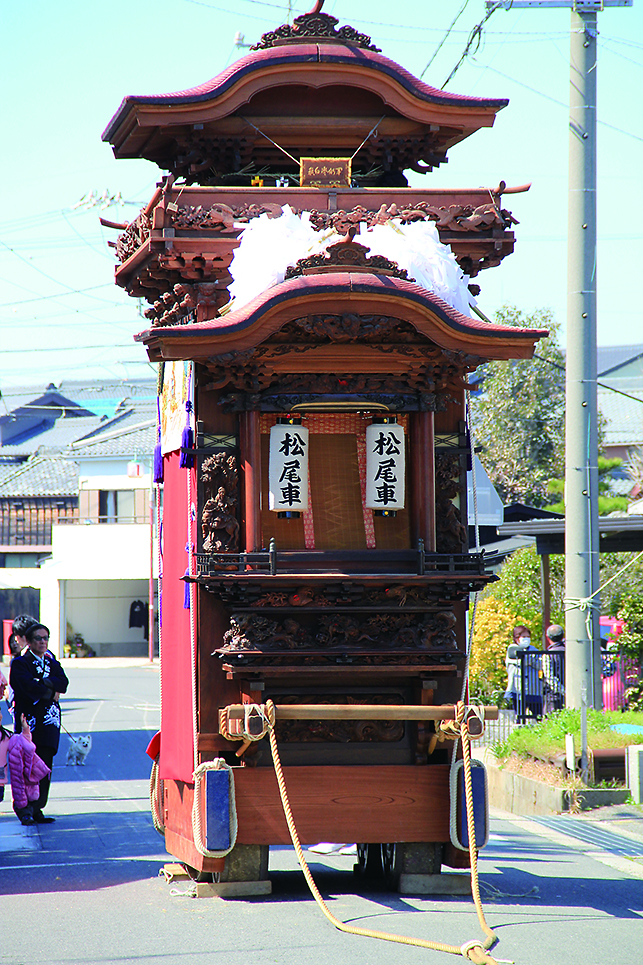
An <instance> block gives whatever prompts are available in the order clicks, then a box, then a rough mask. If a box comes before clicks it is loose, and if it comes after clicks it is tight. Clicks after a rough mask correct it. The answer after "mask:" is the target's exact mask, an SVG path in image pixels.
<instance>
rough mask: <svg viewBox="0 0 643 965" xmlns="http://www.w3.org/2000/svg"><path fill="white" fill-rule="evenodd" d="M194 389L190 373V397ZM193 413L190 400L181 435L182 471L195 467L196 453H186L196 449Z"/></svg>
mask: <svg viewBox="0 0 643 965" xmlns="http://www.w3.org/2000/svg"><path fill="white" fill-rule="evenodd" d="M191 388H192V372H191V371H190V379H189V382H188V395H190V392H191ZM191 413H192V402H191V400H190V399H188V400H187V401H186V403H185V426H184V428H183V432H182V433H181V458H180V460H179V466H180V467H181V469H192V467H193V466H194V453H193V452H186V450H187V449H193V448H194V433H193V431H192V426H191V424H190V415H191Z"/></svg>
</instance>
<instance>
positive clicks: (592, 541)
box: [487, 0, 632, 709]
mask: <svg viewBox="0 0 643 965" xmlns="http://www.w3.org/2000/svg"><path fill="white" fill-rule="evenodd" d="M503 5H504V6H505V8H506V9H508V10H509V9H515V8H518V7H538V8H540V9H543V8H545V9H546V8H548V7H567V8H570V9H571V28H570V30H571V33H570V95H569V186H568V192H569V201H568V228H567V352H566V389H565V391H566V426H565V438H566V442H565V597H566V600H567V606H566V619H565V624H566V626H565V631H566V632H565V638H566V646H565V702H566V706H567V707H574V708H580V706H581V701H582V694H583V692H585V693H586V694H587V695H588V700H587V702H588V703H589V704H590V705H591V706H593V707H596V708H598V709H600V708H601V706H602V686H601V670H600V668H601V643H600V634H599V621H598V617H599V615H600V596H599V594H598V588H599V585H600V584H599V538H598V431H597V430H598V404H597V394H596V379H597V361H596V354H597V353H596V342H597V336H596V329H597V326H596V278H597V257H596V74H597V70H596V63H597V61H596V53H597V37H598V29H597V12H599V11H601V10H603V8H604V7H630V6H632V0H507V2H506V3H504V4H503ZM490 6H493V4H491V3H487V9H489V7H490Z"/></svg>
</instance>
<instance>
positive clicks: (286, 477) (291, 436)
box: [268, 424, 308, 513]
mask: <svg viewBox="0 0 643 965" xmlns="http://www.w3.org/2000/svg"><path fill="white" fill-rule="evenodd" d="M268 487H269V501H268V506H269V508H270V509H272V510H273V511H274V512H276V513H288V512H301V511H303V510H305V509H308V429H305V428H304V427H303V426H302V425H299V424H292V425H291V424H285V425H276V426H273V427H272V428H271V430H270V462H269V470H268Z"/></svg>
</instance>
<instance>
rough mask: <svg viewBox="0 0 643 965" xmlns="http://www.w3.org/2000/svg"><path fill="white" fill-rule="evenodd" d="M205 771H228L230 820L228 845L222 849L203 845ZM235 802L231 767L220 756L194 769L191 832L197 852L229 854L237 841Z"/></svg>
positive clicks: (206, 854)
mask: <svg viewBox="0 0 643 965" xmlns="http://www.w3.org/2000/svg"><path fill="white" fill-rule="evenodd" d="M206 771H229V772H230V774H229V778H228V779H229V782H230V783H229V789H230V793H229V798H228V800H229V821H230V846H229V847H228V848H226V849H225V850H224V851H209V850H208V848H207V847H206V845H205V840H204V835H203V803H202V799H203V794H202V790H201V788H202V785H203V779H204V777H205V774H206ZM237 830H238V826H237V804H236V801H235V796H234V777H233V775H232V768H231V767H230V765H229V764H226V762H225V761H224V760H223V758H222V757H218V758H217V759H216V760H214V761H204V762H203V763H202V764H199V766H198V767H197V768H196V769H195V771H194V803H193V805H192V834H193V837H194V847H195V848H196V849H197V851H198V852H199V854H202V855H204V856H205V857H206V858H225V856H226V855H227V854H230V852H231V851H232V849H233V848H234V846H235V844H236V843H237Z"/></svg>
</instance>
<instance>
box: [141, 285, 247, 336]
mask: <svg viewBox="0 0 643 965" xmlns="http://www.w3.org/2000/svg"><path fill="white" fill-rule="evenodd" d="M227 298H228V294H227V292H226V291H225V290H223V289H222V288H221V287H220V286H219V285H217V284H216V283H212V282H201V283H200V284H198V285H186V284H185V283H183V282H178V283H177V284H176V285H174V287H173V288H172V289H171V290H170V291H166V292H163V294H162V295H161V296H160V298H158V299H157V300H156V301H155V302H154V304H153V305H152V307H151V308H148V309H146V310H145V312H144V315H145V317H146V318H149V319H150V320H151V322H152V327H153V328H160V327H163V328H165V327H166V326H170V325H188V324H191V323H193V322H201V321H203V320H204V318H205V317H206V315H207V314H208V310H209V309H216V308H218V307H219V306H220V305H221V304H222V303H223V302H225V301H227Z"/></svg>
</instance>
